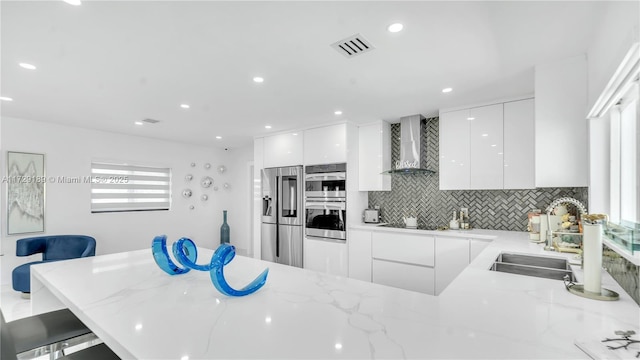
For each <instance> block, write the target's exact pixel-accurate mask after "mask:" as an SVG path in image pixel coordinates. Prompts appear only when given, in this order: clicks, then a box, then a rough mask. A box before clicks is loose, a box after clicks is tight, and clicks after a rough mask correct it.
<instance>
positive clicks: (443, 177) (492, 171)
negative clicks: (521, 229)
mask: <svg viewBox="0 0 640 360" xmlns="http://www.w3.org/2000/svg"><path fill="white" fill-rule="evenodd" d="M533 104H534V101H533V99H532V98H531V99H517V100H514V101H511V102H506V103H498V104H490V105H486V106H477V107H470V108H466V109H458V110H451V111H447V110H444V111H443V112H441V113H440V130H439V132H440V133H439V138H440V145H439V146H440V148H439V149H440V159H439V160H440V171H439V179H440V190H488V189H529V188H533V182H534V179H535V171H534V170H535V164H534V163H535V162H534V161H533V154H534V148H533V142H534V132H533V131H532V129H533V120H534V109H533Z"/></svg>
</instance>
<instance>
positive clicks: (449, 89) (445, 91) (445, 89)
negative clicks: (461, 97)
mask: <svg viewBox="0 0 640 360" xmlns="http://www.w3.org/2000/svg"><path fill="white" fill-rule="evenodd" d="M452 90H453V89H452V88H444V89H442V92H443V93H448V92H451V91H452Z"/></svg>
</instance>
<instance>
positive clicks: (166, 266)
mask: <svg viewBox="0 0 640 360" xmlns="http://www.w3.org/2000/svg"><path fill="white" fill-rule="evenodd" d="M172 250H173V256H174V257H175V258H176V260H177V261H178V262H179V263H180V264H181V265H182V266H184V267H183V268H181V267H179V266H178V265H176V264H175V263H174V262H173V261H171V258H170V257H169V253H168V252H167V236H166V235H160V236H156V237H155V238H154V239H153V241H152V242H151V251H152V253H153V259H154V260H155V261H156V264H158V266H159V267H160V269H162V270H163V271H164V272H166V273H167V274H169V275H180V274H185V273H187V272H189V271H190V270H191V269H194V270H199V271H208V272H209V275H210V276H211V282H213V286H215V288H216V289H218V291H220V292H221V293H223V294H225V295H227V296H245V295H249V294H253V293H254V292H256V291H258V290H259V289H260V288H261V287H262V286H264V284H265V283H266V282H267V275H268V274H269V269H268V268H267V269H265V270H264V271H263V272H262V274H260V275H258V277H257V278H255V279H254V280H253V281H252V282H251V283H249V284H248V285H247V286H245V287H243V288H242V289H240V290H236V289H234V288H232V287H231V286H230V285H229V283H227V280H226V279H225V278H224V266H225V265H227V264H228V263H230V262H231V260H233V258H234V257H235V256H236V248H235V246H233V245H229V244H220V246H218V249H216V251H215V252H214V253H213V256H212V257H211V262H210V263H209V264H208V265H198V264H196V261H197V259H198V249H197V248H196V244H195V243H194V242H193V241H192V240H191V239H189V238H184V237H183V238H180V240H178V241H176V242H175V243H173V246H172Z"/></svg>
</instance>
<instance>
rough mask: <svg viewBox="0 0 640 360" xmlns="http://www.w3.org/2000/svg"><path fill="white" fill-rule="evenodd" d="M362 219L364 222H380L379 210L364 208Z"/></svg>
mask: <svg viewBox="0 0 640 360" xmlns="http://www.w3.org/2000/svg"><path fill="white" fill-rule="evenodd" d="M363 220H364V222H365V223H369V224H377V223H379V222H380V210H379V209H365V210H364V216H363Z"/></svg>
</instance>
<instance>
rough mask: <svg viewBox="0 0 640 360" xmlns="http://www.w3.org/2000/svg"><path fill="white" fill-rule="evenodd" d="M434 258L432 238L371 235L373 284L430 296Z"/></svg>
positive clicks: (403, 235) (433, 281) (405, 235)
mask: <svg viewBox="0 0 640 360" xmlns="http://www.w3.org/2000/svg"><path fill="white" fill-rule="evenodd" d="M434 255H435V253H434V238H433V237H431V236H424V235H416V234H399V233H389V232H373V234H372V236H371V256H372V268H373V269H372V279H373V282H374V283H376V284H383V285H389V286H394V287H398V288H401V289H407V290H413V291H419V292H423V293H426V294H431V295H433V294H435V270H434V264H435V260H434Z"/></svg>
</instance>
